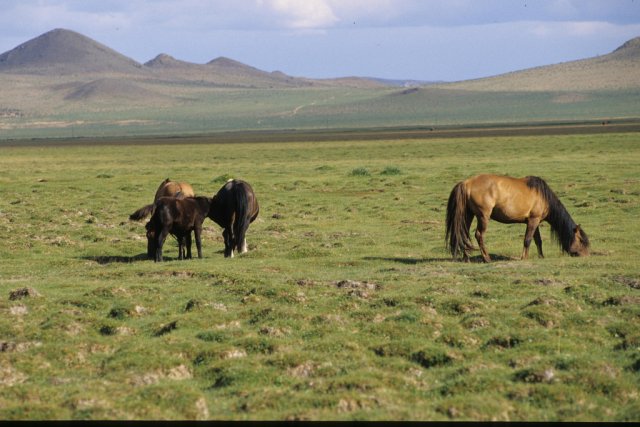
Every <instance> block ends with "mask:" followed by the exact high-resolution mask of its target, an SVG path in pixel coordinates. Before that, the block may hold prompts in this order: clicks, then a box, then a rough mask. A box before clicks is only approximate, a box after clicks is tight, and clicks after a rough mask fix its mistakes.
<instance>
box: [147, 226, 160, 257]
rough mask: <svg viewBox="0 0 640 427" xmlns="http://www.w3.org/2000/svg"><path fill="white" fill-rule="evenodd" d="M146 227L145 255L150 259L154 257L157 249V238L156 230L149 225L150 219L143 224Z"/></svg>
mask: <svg viewBox="0 0 640 427" xmlns="http://www.w3.org/2000/svg"><path fill="white" fill-rule="evenodd" d="M145 228H146V229H147V256H148V257H149V258H151V259H155V258H156V252H157V250H158V239H157V238H156V230H154V228H153V227H152V226H151V221H149V222H148V223H147V225H145Z"/></svg>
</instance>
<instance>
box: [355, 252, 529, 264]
mask: <svg viewBox="0 0 640 427" xmlns="http://www.w3.org/2000/svg"><path fill="white" fill-rule="evenodd" d="M489 256H490V257H491V261H516V260H519V259H520V258H512V257H508V256H504V255H496V254H489ZM364 259H365V260H367V261H390V262H397V263H400V264H408V265H415V264H423V263H430V262H464V261H463V260H462V259H461V258H452V257H446V258H435V257H431V258H402V257H371V256H370V257H364ZM469 262H472V263H483V262H484V260H483V259H482V256H481V255H476V256H472V257H469Z"/></svg>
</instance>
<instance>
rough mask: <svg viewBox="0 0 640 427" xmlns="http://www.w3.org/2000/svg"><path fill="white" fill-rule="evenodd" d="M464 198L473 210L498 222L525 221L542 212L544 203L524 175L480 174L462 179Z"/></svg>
mask: <svg viewBox="0 0 640 427" xmlns="http://www.w3.org/2000/svg"><path fill="white" fill-rule="evenodd" d="M464 185H465V189H466V192H467V197H468V199H469V200H470V201H471V204H472V206H473V207H474V210H475V211H476V212H475V213H476V214H478V213H482V214H484V215H487V216H490V217H491V218H492V219H494V220H496V221H500V222H505V223H510V222H524V221H525V220H526V219H527V218H528V217H530V216H531V215H536V216H537V215H541V214H542V211H544V209H545V208H546V206H545V205H544V204H543V203H542V199H541V198H540V197H539V195H538V194H537V193H536V191H535V190H533V189H532V188H530V187H529V186H527V178H526V177H525V178H515V177H511V176H506V175H490V174H482V175H476V176H473V177H471V178H468V179H467V180H465V181H464Z"/></svg>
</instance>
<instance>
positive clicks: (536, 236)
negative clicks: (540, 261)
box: [533, 227, 544, 258]
mask: <svg viewBox="0 0 640 427" xmlns="http://www.w3.org/2000/svg"><path fill="white" fill-rule="evenodd" d="M533 241H534V242H536V247H537V248H538V256H539V257H540V258H544V255H542V237H540V227H536V231H535V232H534V233H533Z"/></svg>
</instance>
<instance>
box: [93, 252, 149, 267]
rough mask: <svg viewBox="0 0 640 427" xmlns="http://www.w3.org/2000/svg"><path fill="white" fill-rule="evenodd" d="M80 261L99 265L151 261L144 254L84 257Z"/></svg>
mask: <svg viewBox="0 0 640 427" xmlns="http://www.w3.org/2000/svg"><path fill="white" fill-rule="evenodd" d="M82 259H84V260H87V261H94V262H97V263H98V264H100V265H106V264H113V263H118V264H130V263H133V262H139V261H152V260H151V259H149V257H148V256H147V254H145V253H142V254H139V255H134V256H118V255H102V256H84V257H82Z"/></svg>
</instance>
